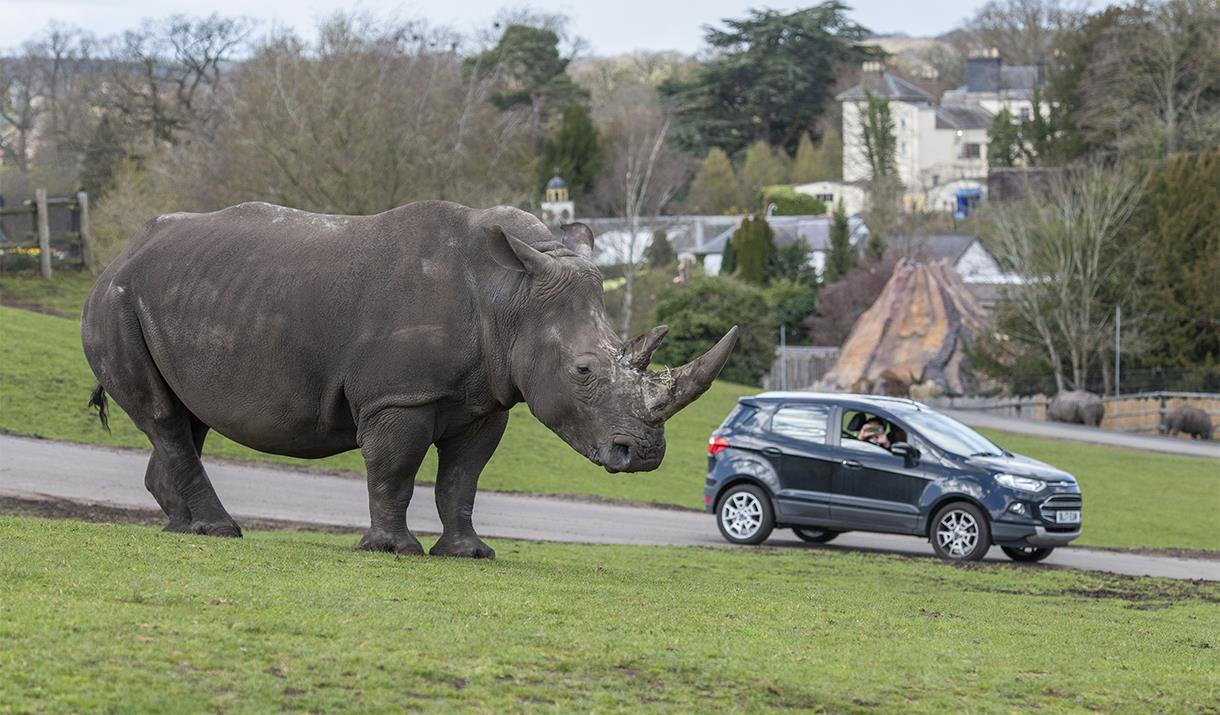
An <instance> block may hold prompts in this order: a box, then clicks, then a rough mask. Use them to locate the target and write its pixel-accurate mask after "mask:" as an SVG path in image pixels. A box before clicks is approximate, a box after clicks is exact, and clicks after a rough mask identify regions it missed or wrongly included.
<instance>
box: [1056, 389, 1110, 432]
mask: <svg viewBox="0 0 1220 715" xmlns="http://www.w3.org/2000/svg"><path fill="white" fill-rule="evenodd" d="M1105 416H1106V406H1105V403H1103V402H1102V401H1101V398H1100V397H1098V396H1097V395H1094V394H1093V393H1091V392H1085V391H1084V390H1072V391H1070V392H1060V393H1059V394H1058V395H1055V396H1054V397H1052V398H1051V402H1050V404H1049V405H1047V407H1046V418H1047V419H1048V420H1051V421H1052V422H1070V423H1072V424H1078V425H1090V426H1092V427H1098V426H1100V425H1101V419H1102V418H1103V417H1105Z"/></svg>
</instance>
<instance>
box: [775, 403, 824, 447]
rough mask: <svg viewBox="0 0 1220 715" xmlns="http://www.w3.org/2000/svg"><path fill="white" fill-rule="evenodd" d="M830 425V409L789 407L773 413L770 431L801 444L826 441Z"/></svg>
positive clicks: (818, 406) (806, 406)
mask: <svg viewBox="0 0 1220 715" xmlns="http://www.w3.org/2000/svg"><path fill="white" fill-rule="evenodd" d="M829 423H830V408H829V407H827V406H825V405H800V406H797V405H789V406H786V407H781V408H779V409H778V410H776V411H775V416H774V417H772V418H771V431H772V432H774V433H775V434H778V435H782V436H784V437H790V438H792V439H799V440H801V441H803V442H819V443H824V442H825V441H826V427H827V425H828V424H829Z"/></svg>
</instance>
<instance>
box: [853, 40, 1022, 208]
mask: <svg viewBox="0 0 1220 715" xmlns="http://www.w3.org/2000/svg"><path fill="white" fill-rule="evenodd" d="M863 69H864V72H863V74H862V76H861V78H860V83H859V84H857V85H856V86H854V87H851V88H850V89H848V90H846V91H844V92H842V93H841V94H839V95H838V97H837V98H838V100H839V101H840V102H841V103H842V104H843V179H844V181H845V182H849V183H850V182H862V181H866V180H868V179H870V178H871V168H870V166H869V163H868V160H867V158H866V154H865V151H864V143H863V140H862V136H861V125H862V117H863V116H864V114H865V112H866V111H867V101H868V98H869V97H870V96H871V97H873V98H876V99H882V100H885V101H886V102H887V103H888V104H889V109H890V116H891V117H892V119H893V122H894V139H895V141H896V144H897V146H896V147H895V163H896V165H897V167H896V168H897V170H898V178H899V179H900V180H901V181H902V184H903V186H904V187H906V190H907V195H906V201H905V203H906V205H907V206H908V207H910V208H917V209H928V210H955V209H956V207H957V206H958V199H959V193H958V192H959V191H960V192H964V193H965V194H968V195H970V196H974V197H975V198H977V197H978V195H979V193H980V192H981V191H983V190H985V189H984V187H983V184H984V183H985V181H986V177H987V171H988V166H987V129H988V127H990V126H991V123H992V121H993V120H994V118H995V115H996V113H998V112H999V111H1000V110H1001V109H1003V108H1007V109H1008V110H1009V111H1010V112H1011V113H1012V114H1013V116H1014V117H1016V118H1017V119H1019V120H1026V119H1028V118H1029V117H1030V116H1031V113H1032V111H1033V101H1032V100H1033V93H1034V90H1035V89H1036V88H1037V87H1039V86H1041V85H1042V84H1043V77H1042V68H1041V67H1034V66H1006V65H1004V63H1003V60H1002V59H1001V58H1000V57H999V55H998V54H997V53H996V52H995V51H994V50H993V51H991V52H989V53H986V54H984V55H981V56H976V57H971V58H970V59H968V60H967V61H966V84H965V85H963V86H961V87H958V88H957V89H952V90H948V91H946V92H944V93H943V94H942V96H941V97H939V98H937V97H936V96H934V95H933V94H932V93H930V92H928V91H927V90H925V89H923V88H922V87H920V86H918V85H916V84H915V83H914V82H911V81H909V80H906V79H903V78H902V77H899V76H897V75H895V74H892V73H890V72H888V71H886V69H885V66H884V65H883V64H882V63H880V62H866V63H864V66H863Z"/></svg>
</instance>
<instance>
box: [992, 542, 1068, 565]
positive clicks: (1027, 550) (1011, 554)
mask: <svg viewBox="0 0 1220 715" xmlns="http://www.w3.org/2000/svg"><path fill="white" fill-rule="evenodd" d="M1000 549H1001V550H1002V551H1003V552H1004V553H1005V554H1008V558H1010V559H1012V560H1013V561H1020V562H1022V563H1029V564H1032V563H1037V562H1038V561H1041V560H1042V559H1045V558H1046V557H1047V556H1050V555H1051V552H1052V551H1054V550H1055V549H1054V547H1051V546H1001V547H1000Z"/></svg>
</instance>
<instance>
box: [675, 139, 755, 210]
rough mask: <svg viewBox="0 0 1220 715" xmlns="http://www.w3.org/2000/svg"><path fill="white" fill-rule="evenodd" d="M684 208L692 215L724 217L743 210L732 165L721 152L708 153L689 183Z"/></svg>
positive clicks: (721, 150) (717, 150)
mask: <svg viewBox="0 0 1220 715" xmlns="http://www.w3.org/2000/svg"><path fill="white" fill-rule="evenodd" d="M687 205H688V206H689V207H690V210H691V211H693V212H695V213H707V214H724V213H729V212H732V211H736V210H739V209H740V208H741V207H742V200H741V191H740V189H739V188H738V186H737V175H736V174H735V173H734V172H733V164H732V163H731V162H730V161H729V157H728V155H727V154H725V153H724V150H723V149H712V150H711V151H709V152H708V153H707V158H705V159H704V160H703V164H702V166H700V167H699V173H697V174H695V180H694V181H692V182H691V186H690V194H689V196H688V198H687Z"/></svg>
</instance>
